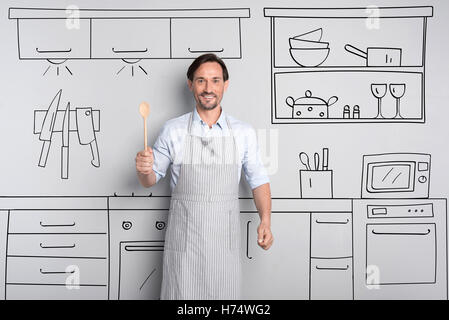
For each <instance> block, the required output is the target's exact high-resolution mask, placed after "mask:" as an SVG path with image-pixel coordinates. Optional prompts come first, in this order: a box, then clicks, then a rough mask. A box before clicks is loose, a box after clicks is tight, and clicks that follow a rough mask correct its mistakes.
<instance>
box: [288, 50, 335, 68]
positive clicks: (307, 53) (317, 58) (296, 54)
mask: <svg viewBox="0 0 449 320" xmlns="http://www.w3.org/2000/svg"><path fill="white" fill-rule="evenodd" d="M329 51H330V49H329V48H318V49H317V48H308V49H294V48H291V49H290V56H291V57H292V58H293V60H295V62H296V63H297V64H299V65H300V66H301V67H318V66H319V65H321V64H322V63H323V62H324V61H326V59H327V57H328V56H329Z"/></svg>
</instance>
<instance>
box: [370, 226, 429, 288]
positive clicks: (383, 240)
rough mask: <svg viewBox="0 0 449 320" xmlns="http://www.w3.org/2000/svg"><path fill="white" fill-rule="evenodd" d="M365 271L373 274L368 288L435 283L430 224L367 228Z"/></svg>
mask: <svg viewBox="0 0 449 320" xmlns="http://www.w3.org/2000/svg"><path fill="white" fill-rule="evenodd" d="M366 232H367V233H366V241H367V242H366V245H367V247H366V264H367V265H366V268H367V269H365V270H376V271H377V272H376V275H377V276H376V277H373V275H372V274H371V275H370V276H369V277H367V278H366V280H367V284H368V285H399V284H418V283H429V284H430V283H435V282H436V254H437V252H436V236H435V224H434V223H427V224H425V223H404V224H399V223H398V224H368V225H367V228H366Z"/></svg>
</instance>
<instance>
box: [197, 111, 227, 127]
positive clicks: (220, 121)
mask: <svg viewBox="0 0 449 320" xmlns="http://www.w3.org/2000/svg"><path fill="white" fill-rule="evenodd" d="M220 108H221V107H220ZM193 122H199V123H200V124H202V125H204V124H206V122H204V121H203V119H201V117H200V115H199V113H198V110H196V107H195V108H194V109H193ZM217 124H218V126H219V127H220V128H221V129H224V128H227V124H226V115H225V112H224V110H223V108H221V114H220V117H218V120H217ZM206 125H207V124H206Z"/></svg>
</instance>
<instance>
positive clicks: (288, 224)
mask: <svg viewBox="0 0 449 320" xmlns="http://www.w3.org/2000/svg"><path fill="white" fill-rule="evenodd" d="M240 221H241V239H242V250H241V252H242V266H243V298H244V299H303V300H306V299H308V298H309V258H310V255H309V245H310V223H309V222H310V218H309V214H308V213H278V212H276V213H274V214H272V216H271V231H272V233H273V237H274V239H275V240H274V242H273V245H272V247H271V248H270V249H269V250H267V251H266V250H264V249H262V248H261V247H259V245H258V244H257V227H258V225H259V222H260V218H259V215H258V213H246V212H245V213H241V215H240Z"/></svg>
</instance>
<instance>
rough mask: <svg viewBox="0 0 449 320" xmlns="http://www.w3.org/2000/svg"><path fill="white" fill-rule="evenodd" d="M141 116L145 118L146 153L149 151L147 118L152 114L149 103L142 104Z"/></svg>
mask: <svg viewBox="0 0 449 320" xmlns="http://www.w3.org/2000/svg"><path fill="white" fill-rule="evenodd" d="M139 112H140V115H141V116H142V117H143V127H144V132H145V133H144V134H145V149H144V150H145V151H146V150H147V145H148V143H147V117H148V115H149V114H150V105H149V104H148V103H147V102H142V103H141V104H140V105H139Z"/></svg>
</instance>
